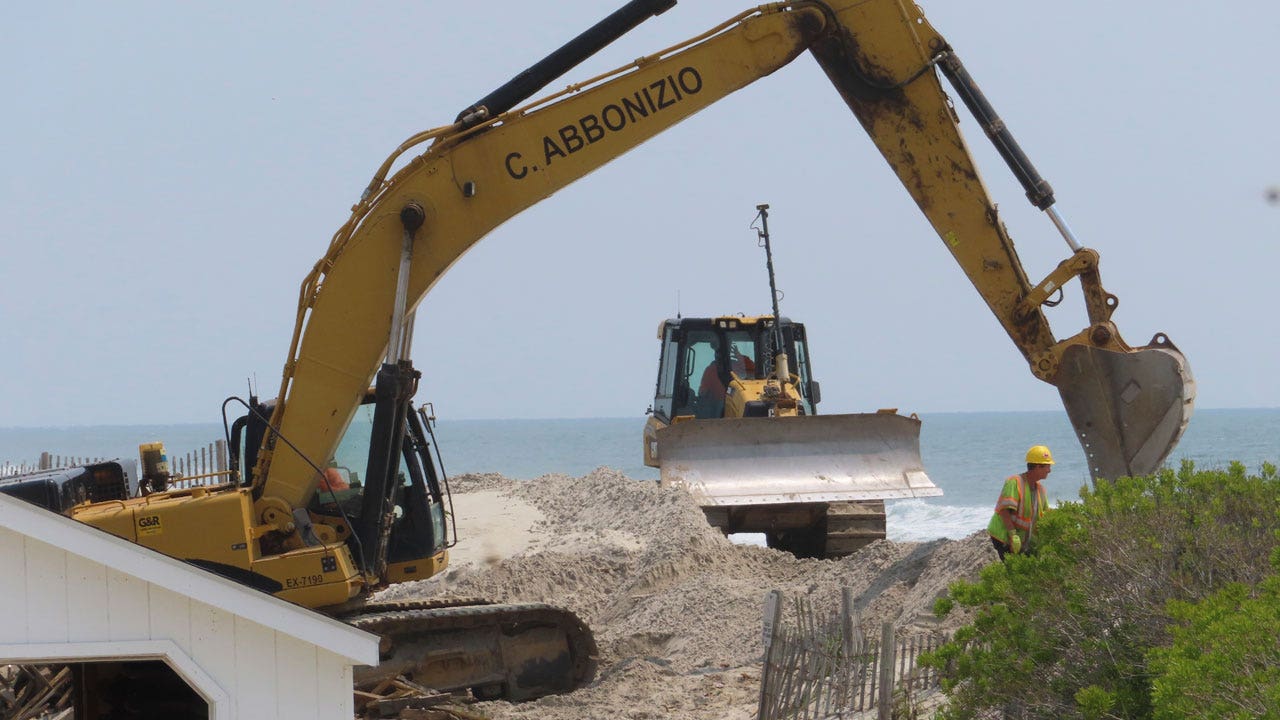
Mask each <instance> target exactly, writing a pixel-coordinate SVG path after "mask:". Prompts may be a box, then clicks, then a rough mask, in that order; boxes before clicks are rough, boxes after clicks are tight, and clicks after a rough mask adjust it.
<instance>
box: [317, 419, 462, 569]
mask: <svg viewBox="0 0 1280 720" xmlns="http://www.w3.org/2000/svg"><path fill="white" fill-rule="evenodd" d="M369 400H372V398H371V397H370V398H369ZM373 418H374V404H373V403H372V402H366V403H365V404H363V405H361V406H360V407H359V408H358V409H357V410H356V413H355V415H354V416H353V417H352V418H351V423H350V424H349V425H348V426H347V431H346V432H345V433H344V434H343V436H342V441H341V442H340V443H339V444H338V449H337V450H336V451H335V452H334V456H333V458H331V459H330V461H329V462H328V463H327V467H326V468H325V475H326V477H325V478H322V480H321V482H320V484H319V487H318V488H317V490H316V497H315V499H314V500H312V503H311V510H312V511H313V512H316V513H321V514H329V515H336V514H345V515H346V517H347V518H348V519H349V520H350V521H351V522H352V523H353V524H354V525H358V524H360V523H361V522H363V521H364V519H363V518H361V517H360V511H361V503H362V502H363V497H362V492H363V490H364V486H363V483H362V482H361V473H362V472H363V470H364V468H365V467H366V466H367V464H368V457H369V444H370V438H371V437H372V435H373ZM429 447H430V446H429V445H428V444H427V442H426V438H425V433H424V432H423V429H422V424H421V421H420V420H419V418H418V415H417V413H415V412H413V411H412V409H410V411H409V413H408V426H407V427H406V432H405V441H404V447H403V448H402V449H401V453H400V464H399V468H398V469H397V471H396V478H397V481H398V487H397V488H396V490H395V494H394V496H393V503H394V504H393V506H392V513H393V514H394V516H395V520H394V522H393V524H392V528H391V537H390V541H389V545H388V549H387V560H388V561H389V562H404V561H408V560H413V559H417V558H421V557H426V556H428V555H431V554H433V553H434V552H437V551H439V550H440V549H442V548H443V547H444V545H445V543H446V542H447V537H446V533H445V518H444V503H443V493H442V491H441V486H440V482H439V475H438V473H437V472H436V467H435V463H434V462H433V459H432V456H431V453H430V450H429ZM328 477H332V478H333V479H334V481H332V482H330V481H329V480H328V479H327V478H328ZM339 478H341V479H339ZM343 485H346V487H343Z"/></svg>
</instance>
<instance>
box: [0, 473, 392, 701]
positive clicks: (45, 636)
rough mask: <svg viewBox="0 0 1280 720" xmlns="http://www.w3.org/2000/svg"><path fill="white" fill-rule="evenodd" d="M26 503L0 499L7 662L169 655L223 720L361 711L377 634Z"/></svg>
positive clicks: (1, 639)
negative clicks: (362, 667) (362, 685)
mask: <svg viewBox="0 0 1280 720" xmlns="http://www.w3.org/2000/svg"><path fill="white" fill-rule="evenodd" d="M18 502H19V501H16V500H12V499H11V498H8V497H6V496H0V577H3V578H4V579H5V581H4V583H3V584H0V664H9V663H18V662H41V661H48V662H56V661H88V660H101V659H108V658H115V659H122V658H127V659H154V658H163V659H166V661H167V662H168V663H169V665H170V667H173V668H174V670H175V671H176V672H177V673H178V674H179V675H181V676H182V677H184V678H185V679H186V680H187V681H188V682H189V683H191V685H192V686H193V687H194V688H195V689H196V691H197V692H199V693H200V694H201V695H202V696H203V697H205V698H206V699H207V700H209V701H210V702H211V708H212V710H213V712H212V713H211V718H214V719H216V720H232V719H236V720H256V719H257V718H281V719H282V720H290V719H293V718H297V719H298V720H303V719H305V720H324V719H330V718H331V719H333V720H339V719H340V720H350V718H351V717H352V716H353V715H354V702H353V699H352V692H351V688H352V675H353V672H352V666H353V665H354V664H357V662H366V663H368V662H376V658H377V639H376V638H375V637H373V636H371V635H368V634H366V633H361V632H359V631H357V630H355V629H354V628H351V627H350V626H347V625H343V624H341V623H338V622H336V621H333V620H329V619H327V618H323V617H320V616H317V615H315V614H314V613H311V612H309V611H307V610H305V609H302V608H299V607H297V606H294V605H291V604H289V603H286V602H284V601H281V600H279V599H277V598H273V597H270V596H267V595H265V594H263V593H259V592H257V591H254V590H249V589H247V588H244V587H242V586H239V585H236V584H235V583H232V582H230V581H227V580H224V579H222V578H217V577H216V576H212V575H209V574H208V573H205V572H204V571H202V570H199V569H198V568H194V567H192V566H189V565H186V564H184V563H179V562H176V561H173V560H171V559H169V558H165V557H163V556H160V555H158V554H156V553H154V552H152V551H150V550H147V549H145V548H141V547H138V546H134V545H132V544H130V543H127V542H125V541H123V540H120V539H119V538H115V537H113V536H110V535H107V534H106V533H101V532H98V531H96V530H92V529H91V528H87V527H85V526H82V525H79V524H78V523H75V522H74V521H72V520H69V519H66V518H63V517H61V516H57V515H53V514H52V513H47V512H45V511H43V510H39V509H37V508H33V507H30V506H23V507H18V506H17V505H15V503H18ZM32 513H39V514H32ZM45 516H47V517H45ZM46 522H47V523H52V525H51V526H49V527H48V528H46V527H45V526H44V525H43V523H46ZM15 526H16V527H18V528H19V529H20V530H21V531H20V530H19V529H14V527H15ZM32 530H36V531H38V532H37V533H36V534H42V537H43V538H44V539H37V538H35V537H32V536H31V534H27V533H28V532H30V531H32ZM46 530H48V532H45V531H46ZM59 532H65V533H69V535H68V536H66V538H65V539H64V538H63V536H61V535H59V534H58V533H59ZM85 533H88V534H85ZM44 540H55V541H56V542H57V544H53V543H51V542H45V541H44ZM96 543H105V544H107V545H108V546H109V547H100V548H96V549H95V548H89V545H93V544H96ZM64 547H65V548H68V549H64ZM73 550H74V551H73ZM135 553H136V554H137V555H136V556H135V555H134V554H135ZM104 561H105V562H112V561H114V562H113V565H110V566H109V565H108V564H104ZM114 565H119V566H120V567H117V566H114ZM183 573H186V574H187V575H188V577H178V576H179V575H181V574H183ZM139 575H143V576H145V577H147V578H148V579H143V578H142V577H139ZM246 616H248V617H246ZM264 623H269V624H270V625H271V627H268V625H267V624H264ZM312 638H318V639H319V642H317V641H314V640H312Z"/></svg>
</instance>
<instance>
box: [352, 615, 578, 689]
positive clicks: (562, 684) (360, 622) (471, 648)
mask: <svg viewBox="0 0 1280 720" xmlns="http://www.w3.org/2000/svg"><path fill="white" fill-rule="evenodd" d="M343 620H344V621H345V622H347V623H349V624H351V625H353V626H355V627H357V628H359V629H361V630H364V631H366V632H370V633H373V634H375V635H378V636H380V637H381V638H382V642H381V644H380V653H381V656H382V657H381V662H380V663H379V664H378V666H377V667H367V666H361V667H358V668H356V670H355V681H356V683H357V684H366V683H370V682H376V681H378V680H383V679H392V678H395V677H398V676H404V677H407V678H410V679H411V680H413V681H414V682H415V683H418V684H420V685H424V686H426V687H430V688H432V689H434V690H439V691H443V692H452V691H456V690H471V691H472V692H473V694H475V695H476V696H477V697H478V698H482V699H495V698H503V699H506V700H509V701H512V702H519V701H523V700H533V699H535V698H539V697H542V696H544V695H554V694H558V693H566V692H570V691H572V690H575V689H577V688H579V687H582V686H583V685H586V684H587V683H589V682H591V680H592V679H594V677H595V673H596V667H597V665H598V661H599V649H598V648H597V647H596V642H595V637H594V636H593V635H592V633H591V630H590V629H589V628H588V627H587V626H586V624H585V623H583V622H582V620H580V619H579V618H578V616H577V615H575V614H574V613H572V612H570V611H568V610H566V609H564V608H559V607H555V606H553V605H545V604H542V603H522V604H493V605H470V606H459V607H439V606H438V604H432V603H427V604H426V605H425V606H423V607H418V606H415V605H414V604H413V603H399V604H397V603H383V604H371V605H369V606H366V607H365V608H364V609H363V611H362V613H361V614H359V615H355V616H351V617H346V618H343Z"/></svg>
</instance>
